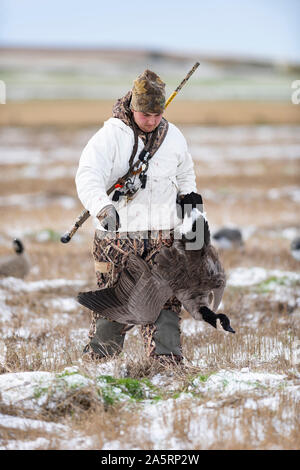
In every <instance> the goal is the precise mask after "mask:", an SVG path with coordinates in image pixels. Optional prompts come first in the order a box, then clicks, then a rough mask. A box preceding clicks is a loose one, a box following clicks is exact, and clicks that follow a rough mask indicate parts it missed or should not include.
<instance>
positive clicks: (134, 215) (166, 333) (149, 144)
mask: <svg viewBox="0 0 300 470" xmlns="http://www.w3.org/2000/svg"><path fill="white" fill-rule="evenodd" d="M164 109H165V83H163V81H162V80H161V79H160V77H159V76H158V75H156V74H155V73H154V72H152V71H150V70H145V71H144V72H143V73H142V74H141V75H139V76H138V77H137V79H136V80H135V81H134V84H133V88H132V90H131V91H129V92H128V93H127V94H126V95H125V96H124V97H123V98H121V99H119V100H118V101H117V102H116V104H115V105H114V107H113V113H112V116H113V117H111V118H110V119H108V120H107V121H106V122H105V123H104V126H103V127H102V128H101V129H100V130H99V131H98V132H96V134H95V135H94V136H93V137H92V138H91V139H90V140H89V142H88V143H87V145H86V147H85V148H84V150H83V152H82V155H81V158H80V162H79V168H78V171H77V174H76V187H77V192H78V196H79V199H80V200H81V202H82V204H83V206H84V207H85V208H86V209H87V210H88V211H89V212H90V214H91V216H92V217H93V219H94V223H95V229H96V230H95V237H94V246H93V256H94V260H95V271H96V278H97V285H98V287H99V288H107V287H112V286H114V285H115V283H116V282H117V280H118V278H119V275H120V272H121V271H122V269H123V267H124V265H125V262H126V258H127V256H128V254H129V253H132V252H133V253H135V254H136V255H140V256H142V257H143V259H144V260H145V261H146V262H147V263H148V264H149V265H150V267H151V266H152V265H153V261H154V257H155V255H156V254H157V253H158V252H159V250H160V249H161V247H162V246H168V247H169V246H171V245H172V243H173V241H174V228H175V227H176V226H178V225H179V224H180V223H181V222H182V220H181V219H180V217H179V213H178V211H177V204H176V201H177V200H178V199H180V198H182V197H183V196H184V195H185V194H188V193H191V192H197V188H196V178H195V173H194V167H193V161H192V158H191V155H190V153H189V151H188V147H187V143H186V140H185V138H184V136H183V135H182V133H181V132H180V130H179V129H178V128H177V127H176V126H175V125H174V124H171V123H170V122H168V121H167V120H166V119H165V118H164V117H163V113H164ZM141 155H142V156H141ZM139 156H140V160H142V161H144V160H143V158H144V157H145V156H146V157H147V158H145V165H144V166H143V167H142V168H139V171H140V173H139V172H138V171H137V172H136V174H135V175H134V178H131V179H130V181H127V185H126V184H125V183H124V184H123V185H122V184H115V183H116V182H117V181H119V179H120V177H122V175H124V174H126V172H127V171H128V168H130V167H131V166H133V165H134V164H135V163H136V162H138V161H139ZM141 170H142V171H141ZM128 183H129V184H128ZM112 185H115V190H114V191H113V192H112V193H111V194H110V195H108V194H107V190H108V188H110V187H111V186H112ZM136 188H138V189H136ZM180 312H181V303H180V302H179V301H178V300H177V299H176V298H175V297H172V298H170V299H169V300H168V301H167V303H166V304H165V305H164V307H163V309H162V311H161V313H160V315H159V317H158V319H157V320H156V322H155V323H154V324H149V325H143V326H141V333H142V337H143V341H144V345H145V349H146V354H147V356H148V357H153V358H154V359H158V360H159V361H162V362H175V363H180V362H181V361H182V359H183V355H182V348H181V341H180ZM130 328H131V326H128V325H124V324H121V323H118V322H113V321H109V320H106V319H105V318H102V317H101V316H100V315H99V314H97V313H95V312H93V313H92V322H91V327H90V331H89V342H88V344H87V345H86V346H85V348H84V350H83V354H84V357H85V358H87V359H91V360H102V359H104V358H108V357H112V356H114V355H115V354H119V353H120V352H121V351H122V348H123V344H124V338H125V334H126V331H128V330H129V329H130Z"/></svg>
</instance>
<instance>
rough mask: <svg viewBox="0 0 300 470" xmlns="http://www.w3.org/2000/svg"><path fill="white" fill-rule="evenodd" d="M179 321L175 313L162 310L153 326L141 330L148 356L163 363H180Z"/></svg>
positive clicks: (181, 357)
mask: <svg viewBox="0 0 300 470" xmlns="http://www.w3.org/2000/svg"><path fill="white" fill-rule="evenodd" d="M179 321H180V318H179V316H178V315H177V313H175V312H173V311H172V310H162V311H161V312H160V315H159V317H158V319H157V320H156V322H155V323H154V324H153V325H146V326H145V327H143V328H142V333H143V337H144V341H145V347H146V353H147V355H148V356H151V357H153V358H155V359H159V360H160V361H161V362H163V363H164V362H176V363H179V362H181V361H182V359H183V356H182V350H181V343H180V327H179ZM166 360H167V361H166Z"/></svg>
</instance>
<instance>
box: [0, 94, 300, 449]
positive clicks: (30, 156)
mask: <svg viewBox="0 0 300 470" xmlns="http://www.w3.org/2000/svg"><path fill="white" fill-rule="evenodd" d="M36 106H38V105H36ZM94 106H95V110H96V109H97V105H96V104H94ZM178 106H179V103H178ZM226 106H228V107H229V104H227V105H226ZM50 107H51V106H50V104H49V109H50ZM175 108H176V107H175V106H174V109H175ZM271 108H272V107H271V105H270V109H269V110H268V109H267V108H265V111H264V112H265V113H266V116H267V115H268V116H271V115H272V114H273V111H272V110H271ZM20 109H21V108H20ZM23 109H25V108H23ZM70 109H71V108H69V111H68V112H70ZM99 109H100V106H99ZM216 109H217V107H216ZM227 109H229V108H227ZM298 109H299V108H297V107H296V106H295V107H294V108H293V116H295V115H296V114H297V117H296V118H295V117H291V120H290V121H289V120H288V119H287V120H285V119H284V118H283V117H282V116H280V113H279V114H276V116H275V113H274V115H273V119H270V122H271V123H268V124H266V123H265V124H263V123H262V122H264V121H262V122H258V121H255V119H256V118H255V119H252V121H251V119H250V118H245V120H244V121H243V119H242V118H241V115H239V118H238V119H239V123H240V124H239V125H236V123H237V121H236V120H235V119H237V118H236V117H235V112H234V107H232V118H230V119H229V117H228V115H227V117H226V116H225V117H224V120H223V121H222V124H223V125H221V126H218V125H212V124H216V123H217V124H219V121H218V119H216V118H215V117H213V118H212V122H209V119H208V118H207V116H208V115H209V113H208V114H206V117H203V116H204V114H203V115H201V112H202V111H200V112H199V116H200V115H201V116H202V117H201V118H199V120H197V119H195V121H194V122H193V124H191V123H190V122H182V123H181V124H180V127H181V129H182V131H183V133H184V134H185V135H186V137H187V140H188V143H189V146H190V149H191V153H192V156H193V159H194V162H195V170H196V174H197V185H198V190H199V192H200V193H201V194H202V195H203V197H204V202H205V210H206V213H207V217H208V220H209V222H210V227H211V232H212V233H214V231H215V230H216V229H217V228H219V227H221V226H225V225H232V226H233V225H234V226H238V227H239V228H240V229H241V231H242V233H243V237H244V242H245V243H244V247H243V248H242V249H234V250H229V251H225V250H222V249H220V256H221V259H222V261H223V263H224V266H225V269H226V273H227V278H228V282H227V288H226V290H225V295H224V298H223V302H222V305H221V308H220V311H224V312H226V313H227V314H228V316H229V317H230V319H231V324H232V326H233V328H234V329H235V330H236V334H235V335H230V334H229V333H225V332H224V331H219V330H214V329H213V328H212V327H210V326H209V325H207V324H204V323H202V322H201V323H200V322H196V321H195V320H193V319H192V318H191V317H190V316H189V314H188V313H187V312H183V314H182V343H183V351H184V355H185V363H184V367H166V366H162V365H158V364H156V363H152V362H151V360H149V359H147V358H146V357H145V354H144V351H143V346H142V341H141V337H140V333H139V329H138V328H137V327H135V328H134V329H133V330H131V331H130V332H129V333H128V334H127V337H126V340H125V347H124V351H123V353H122V354H121V355H120V356H119V357H117V358H113V359H112V360H110V361H107V362H103V363H101V364H90V363H86V362H83V361H82V357H81V352H82V348H83V346H84V345H85V344H86V341H87V333H88V328H89V320H90V319H89V312H88V310H86V309H84V308H83V307H81V306H80V305H78V304H77V303H76V300H75V297H76V294H77V292H78V291H80V290H85V289H89V288H94V287H95V278H94V272H93V261H92V255H91V248H92V238H93V225H92V221H91V220H88V221H87V222H86V224H85V225H84V226H83V227H82V228H81V229H80V230H79V231H78V233H77V234H76V236H75V237H74V239H73V240H72V241H71V242H70V244H68V245H63V244H61V242H60V241H59V237H60V235H61V234H62V233H63V232H64V231H65V230H66V229H68V228H69V226H71V225H72V223H73V221H74V219H75V218H76V216H77V215H79V213H80V211H81V210H82V206H81V204H80V202H79V201H78V199H77V196H76V190H75V184H74V175H75V172H76V167H77V164H78V159H79V157H80V153H81V151H82V149H83V147H84V145H85V144H86V142H87V140H88V139H89V137H91V136H92V135H93V133H94V132H95V131H96V129H97V125H95V122H96V120H95V119H94V117H93V118H92V120H93V124H92V125H90V126H89V127H84V126H82V127H80V126H79V127H74V126H73V127H72V126H70V125H65V126H63V125H61V126H53V125H52V126H46V125H44V126H42V127H36V126H32V127H31V126H24V125H23V124H24V122H23V116H25V114H26V112H27V111H26V110H25V111H24V114H22V112H21V111H20V113H19V112H18V111H17V108H15V109H14V110H13V108H12V107H11V108H10V109H9V108H8V107H7V108H6V111H5V113H6V114H4V117H3V116H2V117H1V123H2V127H1V128H0V150H1V162H0V170H1V171H0V180H1V184H0V220H1V228H0V256H2V255H3V256H4V255H7V254H9V253H12V248H11V240H12V239H13V237H16V236H17V237H20V238H21V239H22V240H23V241H24V244H25V247H26V252H27V253H28V256H29V257H30V259H31V264H32V269H31V271H30V273H29V275H28V276H27V277H26V279H25V280H24V281H23V280H19V279H15V278H4V279H2V280H0V331H1V341H0V371H1V374H0V398H1V400H0V448H1V449H148V450H149V449H182V450H186V449H196V450H198V449H299V447H300V438H299V416H300V415H299V411H300V410H299V398H300V369H299V364H300V274H299V271H300V269H299V268H300V262H299V261H297V260H295V259H294V258H293V257H292V256H291V253H290V243H291V240H292V239H293V238H294V237H295V236H296V235H299V234H300V221H299V212H300V211H299V206H300V187H299V183H300V181H299V175H300V171H299V170H300V168H299V162H300V158H299V157H300V132H299V131H300V127H299V110H298ZM49 112H50V111H49ZM95 112H96V111H95ZM247 113H249V115H250V114H251V113H252V111H251V109H248V111H247V112H246V111H245V116H246V115H247V116H248V114H247ZM276 113H277V112H276ZM29 114H30V117H28V121H26V124H36V119H37V117H36V116H35V107H34V106H32V108H31V109H30V113H29ZM29 114H28V116H29ZM179 115H180V116H183V115H184V113H181V111H180V113H179ZM221 115H222V116H223V110H222V109H221V107H220V105H218V116H221ZM255 115H256V116H258V115H259V112H257V113H256V114H255ZM5 116H6V117H5ZM50 116H51V114H50ZM92 116H94V114H93V113H92ZM99 116H100V117H101V118H102V115H101V113H99ZM170 116H171V113H170ZM291 116H292V115H291ZM77 117H78V116H76V117H74V122H75V121H76V120H77ZM24 119H25V118H24ZM26 119H27V118H26ZM58 119H59V116H58ZM178 119H179V118H178ZM227 119H228V121H227ZM99 120H100V118H99ZM50 121H51V117H50ZM71 121H72V119H70V122H69V124H71V123H73V124H74V122H71ZM76 123H77V121H76ZM82 123H87V121H85V120H84V119H83V121H82ZM280 123H281V124H280ZM297 123H298V124H297ZM4 124H5V125H4ZM17 124H21V126H17ZM51 124H54V122H52V121H51ZM55 124H58V122H55ZM89 124H90V123H89ZM188 124H191V125H188ZM200 124H201V125H200ZM209 124H211V125H209ZM225 124H226V125H227V126H225ZM229 124H230V125H229Z"/></svg>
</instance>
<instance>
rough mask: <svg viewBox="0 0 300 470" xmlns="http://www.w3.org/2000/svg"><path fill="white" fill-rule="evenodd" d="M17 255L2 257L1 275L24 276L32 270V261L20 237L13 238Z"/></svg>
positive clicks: (0, 262)
mask: <svg viewBox="0 0 300 470" xmlns="http://www.w3.org/2000/svg"><path fill="white" fill-rule="evenodd" d="M13 247H14V250H15V253H16V254H15V255H11V256H4V257H2V258H0V277H9V276H12V277H18V278H22V279H23V278H24V277H25V276H26V275H27V274H28V272H29V270H30V262H29V258H28V256H27V254H26V253H25V250H24V245H23V243H22V242H21V240H19V239H18V238H15V239H14V240H13Z"/></svg>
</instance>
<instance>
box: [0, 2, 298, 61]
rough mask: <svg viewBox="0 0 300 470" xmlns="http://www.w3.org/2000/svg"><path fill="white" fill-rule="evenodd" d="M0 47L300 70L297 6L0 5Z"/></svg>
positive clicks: (215, 4)
mask: <svg viewBox="0 0 300 470" xmlns="http://www.w3.org/2000/svg"><path fill="white" fill-rule="evenodd" d="M0 5H1V12H2V14H1V19H0V48H22V49H23V48H25V49H57V50H59V49H61V50H64V49H65V50H67V49H69V50H73V49H75V50H123V49H124V50H133V51H146V52H157V53H159V52H163V53H166V54H172V53H175V54H177V55H187V56H190V55H192V56H193V55H200V56H205V57H211V58H221V57H224V58H227V59H233V60H240V61H247V60H249V61H253V60H256V61H266V62H269V63H278V64H299V65H300V32H299V27H298V21H297V20H298V19H299V17H300V2H299V1H298V0H276V2H274V1H271V0H263V1H262V0H253V1H252V2H251V3H246V2H240V1H239V0H226V1H224V0H211V1H210V2H209V4H208V3H207V2H204V1H194V0H193V1H189V2H186V4H182V2H180V1H179V0H175V1H174V0H173V1H171V0H165V2H163V3H162V2H158V1H157V0H153V1H152V3H151V8H150V7H149V6H148V5H143V4H140V2H138V1H137V0H131V1H129V2H121V1H119V0H116V1H115V2H114V3H113V4H112V3H111V4H110V3H108V2H103V1H95V0H86V1H85V2H84V3H82V2H79V1H76V0H73V1H71V0H65V1H64V2H59V1H58V0H52V2H51V3H48V2H46V3H45V2H43V3H41V2H38V1H37V0H23V1H22V2H18V1H17V0H9V1H8V0H0Z"/></svg>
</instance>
